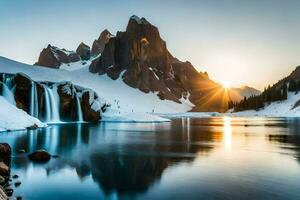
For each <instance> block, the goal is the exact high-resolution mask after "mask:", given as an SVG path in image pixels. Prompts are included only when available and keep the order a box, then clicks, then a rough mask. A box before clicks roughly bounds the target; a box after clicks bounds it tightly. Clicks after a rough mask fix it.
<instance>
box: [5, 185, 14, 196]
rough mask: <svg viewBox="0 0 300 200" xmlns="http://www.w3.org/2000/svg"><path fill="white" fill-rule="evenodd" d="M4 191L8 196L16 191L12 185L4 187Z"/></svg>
mask: <svg viewBox="0 0 300 200" xmlns="http://www.w3.org/2000/svg"><path fill="white" fill-rule="evenodd" d="M4 192H5V194H6V195H7V196H8V197H11V196H12V195H13V193H14V190H13V189H12V188H10V187H7V188H4Z"/></svg>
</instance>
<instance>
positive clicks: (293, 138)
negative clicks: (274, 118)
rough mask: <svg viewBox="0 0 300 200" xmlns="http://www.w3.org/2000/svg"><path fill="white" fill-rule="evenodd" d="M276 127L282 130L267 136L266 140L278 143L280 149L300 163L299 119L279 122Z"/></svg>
mask: <svg viewBox="0 0 300 200" xmlns="http://www.w3.org/2000/svg"><path fill="white" fill-rule="evenodd" d="M276 126H277V127H279V128H280V129H283V130H281V131H276V132H275V133H273V134H272V133H271V134H268V135H267V139H268V140H269V141H270V142H273V143H274V142H275V143H279V144H280V148H281V149H284V150H288V151H290V152H292V154H294V156H295V157H296V158H297V160H298V162H299V163H300V119H298V118H291V119H288V120H281V121H280V123H277V124H276Z"/></svg>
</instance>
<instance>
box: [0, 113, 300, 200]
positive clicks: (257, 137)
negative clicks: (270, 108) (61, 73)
mask: <svg viewBox="0 0 300 200" xmlns="http://www.w3.org/2000/svg"><path fill="white" fill-rule="evenodd" d="M0 142H8V143H9V144H10V145H11V146H12V148H13V152H14V153H13V160H12V174H18V175H19V176H20V177H19V180H20V181H21V182H22V185H21V186H19V187H18V188H15V193H14V195H15V196H22V197H23V199H30V200H31V199H32V200H37V199H38V200H40V199H43V200H48V199H49V200H50V199H51V200H56V199H64V200H65V199H73V200H76V199H89V200H90V199H91V200H93V199H143V200H144V199H300V192H299V191H300V179H299V177H300V120H297V119H281V118H228V117H225V118H210V119H175V120H172V122H170V123H168V122H166V123H101V124H66V125H51V126H50V127H49V128H45V129H40V130H28V131H21V132H7V133H1V134H0ZM41 148H43V149H46V150H47V151H49V152H50V153H51V154H55V155H59V158H52V159H51V160H50V161H49V162H47V163H44V164H34V163H32V162H31V161H29V160H28V159H27V157H26V156H24V155H23V154H20V153H18V151H19V150H20V149H25V150H26V151H27V152H32V151H34V150H36V149H41Z"/></svg>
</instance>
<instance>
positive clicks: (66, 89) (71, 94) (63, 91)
mask: <svg viewBox="0 0 300 200" xmlns="http://www.w3.org/2000/svg"><path fill="white" fill-rule="evenodd" d="M57 92H58V95H59V101H60V102H59V110H60V118H61V120H63V121H75V120H76V117H77V112H76V110H75V108H76V99H75V92H76V90H75V87H74V85H73V84H72V83H71V82H64V83H60V84H59V85H58V87H57Z"/></svg>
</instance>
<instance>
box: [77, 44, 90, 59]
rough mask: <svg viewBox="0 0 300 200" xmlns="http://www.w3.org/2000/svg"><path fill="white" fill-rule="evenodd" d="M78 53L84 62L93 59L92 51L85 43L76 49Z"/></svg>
mask: <svg viewBox="0 0 300 200" xmlns="http://www.w3.org/2000/svg"><path fill="white" fill-rule="evenodd" d="M76 53H77V54H78V55H79V56H80V58H81V59H82V60H89V59H90V58H91V49H90V47H89V46H88V45H86V44H84V43H83V42H81V43H80V45H79V46H78V47H77V49H76Z"/></svg>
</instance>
